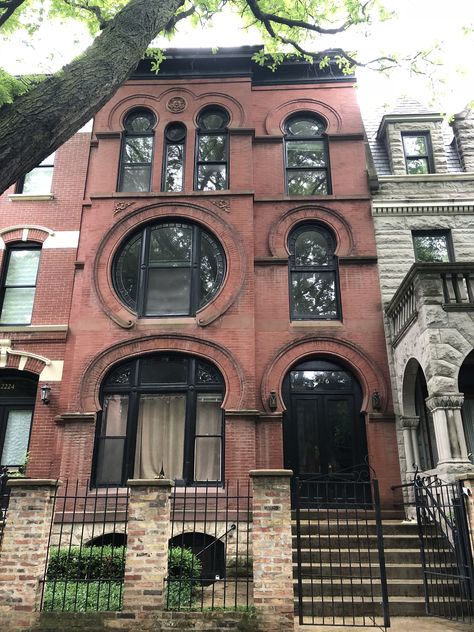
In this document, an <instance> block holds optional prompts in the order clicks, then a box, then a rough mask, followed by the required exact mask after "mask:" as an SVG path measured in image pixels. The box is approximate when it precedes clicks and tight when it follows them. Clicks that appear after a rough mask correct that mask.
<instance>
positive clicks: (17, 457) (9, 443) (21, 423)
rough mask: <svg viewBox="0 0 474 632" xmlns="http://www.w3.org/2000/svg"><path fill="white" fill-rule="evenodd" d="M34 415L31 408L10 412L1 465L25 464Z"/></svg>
mask: <svg viewBox="0 0 474 632" xmlns="http://www.w3.org/2000/svg"><path fill="white" fill-rule="evenodd" d="M32 416H33V411H32V410H31V409H29V410H11V411H10V412H9V413H8V419H7V429H6V432H5V440H4V442H3V450H2V460H1V463H0V464H1V465H23V463H24V462H25V457H26V453H27V451H28V441H29V438H30V427H31V418H32Z"/></svg>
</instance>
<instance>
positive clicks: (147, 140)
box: [118, 110, 156, 192]
mask: <svg viewBox="0 0 474 632" xmlns="http://www.w3.org/2000/svg"><path fill="white" fill-rule="evenodd" d="M155 123H156V118H155V115H154V114H153V113H152V112H150V111H149V110H133V111H132V112H130V113H129V114H128V115H127V116H126V118H125V121H124V127H125V134H124V137H123V142H122V158H121V161H120V178H119V187H118V190H119V191H130V192H134V191H149V190H150V186H151V165H152V160H153V127H154V126H155Z"/></svg>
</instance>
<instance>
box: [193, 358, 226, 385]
mask: <svg viewBox="0 0 474 632" xmlns="http://www.w3.org/2000/svg"><path fill="white" fill-rule="evenodd" d="M197 381H198V383H199V384H222V382H223V381H222V377H221V374H220V373H219V371H218V370H217V369H216V368H215V367H214V366H212V365H211V364H207V362H198V365H197Z"/></svg>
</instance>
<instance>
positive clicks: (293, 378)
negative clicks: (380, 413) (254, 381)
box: [283, 359, 367, 478]
mask: <svg viewBox="0 0 474 632" xmlns="http://www.w3.org/2000/svg"><path fill="white" fill-rule="evenodd" d="M283 399H284V401H285V406H286V413H285V419H284V460H285V467H287V468H289V469H291V470H293V473H294V474H295V475H297V476H300V477H313V476H316V477H318V478H319V477H321V478H324V477H331V476H332V475H337V476H338V478H343V477H344V475H346V474H347V475H348V477H349V478H350V477H352V476H353V475H354V472H356V471H358V470H359V471H360V470H361V469H366V467H367V437H366V431H365V420H364V417H363V415H361V412H360V410H361V405H362V390H361V388H360V385H359V383H358V381H357V379H356V378H355V376H354V375H353V374H352V373H351V372H350V371H349V370H348V369H347V368H345V367H344V366H341V365H339V364H337V363H335V362H332V361H329V360H325V359H314V360H308V361H305V362H301V363H300V364H298V365H296V366H294V367H293V368H292V369H290V371H289V372H288V374H287V375H286V377H285V380H284V383H283Z"/></svg>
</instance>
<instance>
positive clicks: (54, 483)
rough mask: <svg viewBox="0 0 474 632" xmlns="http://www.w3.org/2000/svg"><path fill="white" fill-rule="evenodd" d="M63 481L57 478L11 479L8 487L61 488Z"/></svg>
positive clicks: (8, 481)
mask: <svg viewBox="0 0 474 632" xmlns="http://www.w3.org/2000/svg"><path fill="white" fill-rule="evenodd" d="M61 484H62V481H60V480H58V479H56V478H20V477H18V478H9V479H8V480H7V485H8V487H59V485H61Z"/></svg>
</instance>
